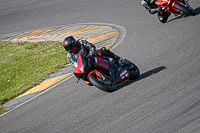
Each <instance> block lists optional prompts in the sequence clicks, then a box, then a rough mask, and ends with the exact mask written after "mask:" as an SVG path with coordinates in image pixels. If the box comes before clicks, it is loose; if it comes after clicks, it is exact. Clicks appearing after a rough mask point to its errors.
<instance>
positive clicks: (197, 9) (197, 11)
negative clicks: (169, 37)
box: [166, 7, 200, 23]
mask: <svg viewBox="0 0 200 133" xmlns="http://www.w3.org/2000/svg"><path fill="white" fill-rule="evenodd" d="M194 12H195V13H196V15H195V16H197V15H199V14H200V7H198V8H196V9H194ZM189 16H191V15H186V16H178V17H176V18H174V19H171V20H169V21H167V22H166V23H168V22H171V21H174V20H176V19H180V18H183V17H189Z"/></svg>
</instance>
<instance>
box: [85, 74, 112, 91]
mask: <svg viewBox="0 0 200 133" xmlns="http://www.w3.org/2000/svg"><path fill="white" fill-rule="evenodd" d="M88 79H89V81H90V83H92V84H93V85H94V86H96V87H97V88H99V89H100V90H102V91H106V92H113V91H115V89H116V86H115V84H114V83H113V82H112V81H111V80H109V79H102V78H101V77H99V76H98V75H96V74H94V73H93V74H91V75H90V76H89V78H88Z"/></svg>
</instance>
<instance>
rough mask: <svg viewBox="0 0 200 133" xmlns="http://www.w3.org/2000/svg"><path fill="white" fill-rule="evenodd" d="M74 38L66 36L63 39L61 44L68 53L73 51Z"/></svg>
mask: <svg viewBox="0 0 200 133" xmlns="http://www.w3.org/2000/svg"><path fill="white" fill-rule="evenodd" d="M75 43H76V39H75V38H74V37H73V36H68V37H66V38H65V39H64V41H63V46H64V48H65V50H66V51H67V52H68V53H73V52H74V47H76V44H75Z"/></svg>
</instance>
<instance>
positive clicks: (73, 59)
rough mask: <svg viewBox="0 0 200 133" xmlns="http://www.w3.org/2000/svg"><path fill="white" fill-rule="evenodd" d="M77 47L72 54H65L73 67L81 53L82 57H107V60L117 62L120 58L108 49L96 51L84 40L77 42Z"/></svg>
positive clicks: (93, 46) (94, 47) (92, 45)
mask: <svg viewBox="0 0 200 133" xmlns="http://www.w3.org/2000/svg"><path fill="white" fill-rule="evenodd" d="M77 41H78V43H77V46H76V49H75V50H74V52H73V53H67V58H68V59H69V61H70V63H71V64H72V65H73V66H75V65H76V63H77V57H78V54H79V53H81V54H82V55H85V56H87V55H88V54H94V53H96V54H98V55H100V56H107V57H109V58H113V59H116V60H119V59H120V57H119V56H117V55H116V54H114V53H113V52H111V51H110V50H109V49H106V48H105V47H102V48H101V49H96V46H95V45H94V44H92V43H89V42H87V41H86V40H80V39H79V40H77ZM83 45H84V46H83Z"/></svg>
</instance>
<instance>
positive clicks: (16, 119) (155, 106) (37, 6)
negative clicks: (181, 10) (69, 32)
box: [0, 0, 200, 133]
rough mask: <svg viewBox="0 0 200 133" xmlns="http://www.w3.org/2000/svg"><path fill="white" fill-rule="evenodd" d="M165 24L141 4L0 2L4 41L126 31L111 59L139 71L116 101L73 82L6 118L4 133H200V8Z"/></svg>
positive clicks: (114, 0)
mask: <svg viewBox="0 0 200 133" xmlns="http://www.w3.org/2000/svg"><path fill="white" fill-rule="evenodd" d="M189 3H190V5H191V6H192V7H193V8H194V9H195V12H196V13H197V15H196V16H188V17H178V18H177V17H175V16H174V15H171V16H170V17H169V20H168V22H167V23H165V24H162V23H160V22H159V21H158V18H157V15H156V14H155V15H150V14H149V13H148V12H147V11H146V10H145V9H144V8H143V7H142V6H141V5H140V0H137V1H133V0H126V1H122V0H93V1H92V0H56V1H53V0H15V1H13V0H1V6H0V35H5V34H10V33H16V32H20V31H25V30H33V29H39V28H45V27H53V26H61V25H68V24H77V23H109V24H117V25H120V26H122V27H124V28H125V29H126V35H125V38H124V39H123V41H122V42H121V44H119V45H118V46H117V47H116V48H115V49H114V50H113V51H114V52H115V53H116V54H118V55H120V56H122V57H124V58H128V59H129V60H131V61H133V62H134V63H135V64H136V65H137V66H138V67H139V68H140V71H141V76H140V78H139V79H138V80H136V81H134V82H133V81H128V82H125V83H123V84H121V85H120V86H119V87H118V90H117V91H115V92H113V93H106V92H102V91H100V90H98V89H97V88H95V87H89V86H87V85H85V82H83V81H80V82H79V83H78V84H77V83H76V81H77V79H76V78H75V77H72V78H70V79H69V80H67V81H66V82H63V83H61V84H59V85H58V86H56V87H55V88H52V89H51V90H49V91H47V92H45V93H43V94H42V95H40V96H38V97H36V98H34V99H32V100H30V101H29V102H27V103H25V104H23V105H21V106H19V107H17V108H16V109H14V110H12V111H10V112H8V113H7V114H5V115H3V116H1V117H0V132H1V133H10V132H15V133H27V132H28V133H31V132H34V133H36V132H37V133H56V132H59V133H62V132H63V133H174V132H175V133H199V132H200V67H199V66H200V55H199V53H200V46H199V45H200V26H199V25H200V15H199V14H200V1H199V0H191V1H189Z"/></svg>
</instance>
